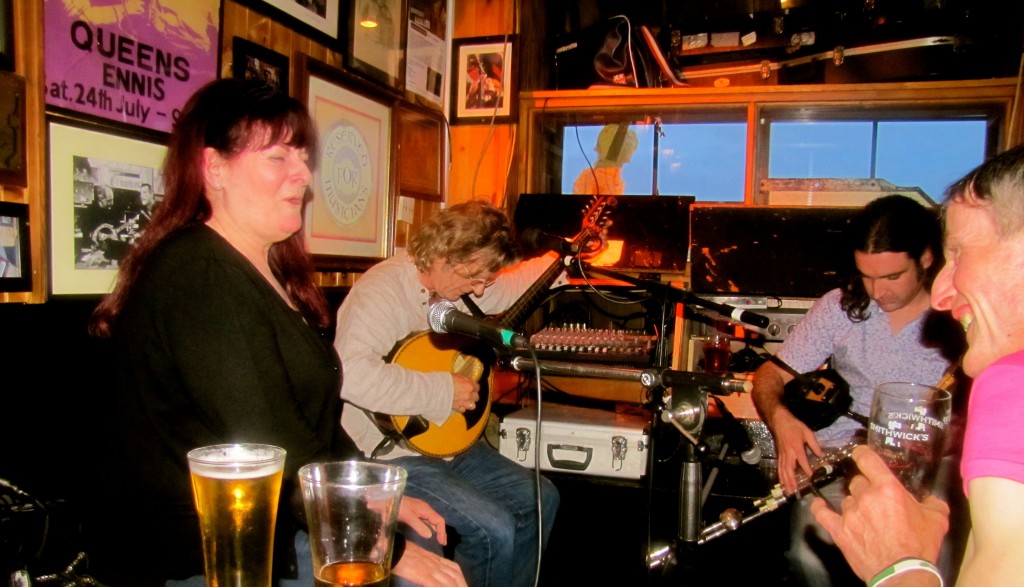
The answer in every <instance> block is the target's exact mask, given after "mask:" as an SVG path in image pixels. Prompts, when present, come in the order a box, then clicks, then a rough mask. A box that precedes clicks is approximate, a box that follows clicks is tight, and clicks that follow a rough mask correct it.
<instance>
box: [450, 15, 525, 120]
mask: <svg viewBox="0 0 1024 587" xmlns="http://www.w3.org/2000/svg"><path fill="white" fill-rule="evenodd" d="M517 40H518V35H504V36H501V35H498V36H492V37H473V38H467V39H455V40H454V41H453V42H452V55H453V58H452V81H453V85H452V116H451V122H452V124H487V123H489V122H491V121H492V120H493V121H494V122H498V123H510V122H514V121H515V116H516V79H515V75H514V72H515V71H516V68H517V67H518V63H516V52H515V49H516V42H517Z"/></svg>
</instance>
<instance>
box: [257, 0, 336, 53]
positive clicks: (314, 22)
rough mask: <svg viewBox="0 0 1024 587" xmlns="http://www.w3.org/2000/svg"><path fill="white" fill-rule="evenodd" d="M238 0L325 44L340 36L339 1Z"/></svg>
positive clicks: (329, 43) (332, 44) (332, 43)
mask: <svg viewBox="0 0 1024 587" xmlns="http://www.w3.org/2000/svg"><path fill="white" fill-rule="evenodd" d="M239 1H240V2H241V3H242V4H245V5H246V6H248V7H250V8H252V9H253V10H256V11H258V12H262V13H264V14H267V15H269V16H271V17H272V18H273V19H274V20H276V21H278V22H282V23H284V24H285V25H286V26H288V27H289V28H291V29H294V30H295V31H297V32H299V33H302V34H303V35H306V36H307V37H310V38H312V39H313V40H315V41H317V42H319V43H323V44H324V45H327V46H328V47H332V48H333V47H334V45H335V44H336V43H337V42H338V39H339V38H341V37H340V32H341V21H342V18H341V14H342V0H239Z"/></svg>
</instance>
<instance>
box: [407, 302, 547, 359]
mask: <svg viewBox="0 0 1024 587" xmlns="http://www.w3.org/2000/svg"><path fill="white" fill-rule="evenodd" d="M427 321H428V322H430V329H431V330H433V331H434V332H437V333H445V332H447V333H450V334H464V335H466V336H471V337H473V338H478V339H480V340H483V341H485V342H488V343H490V344H491V345H492V346H507V347H514V348H517V347H526V346H528V345H529V342H530V341H529V339H528V338H526V336H524V335H522V334H519V333H517V332H513V331H511V330H508V329H506V328H502V327H500V326H497V325H495V324H491V323H490V322H487V321H486V320H481V319H479V318H474V317H473V316H470V315H469V314H466V313H464V312H460V311H459V310H458V309H457V308H456V307H455V304H453V303H451V302H450V301H448V300H440V301H438V302H435V303H434V304H433V305H432V306H430V314H429V315H428V316H427Z"/></svg>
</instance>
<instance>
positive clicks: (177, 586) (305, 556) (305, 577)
mask: <svg viewBox="0 0 1024 587" xmlns="http://www.w3.org/2000/svg"><path fill="white" fill-rule="evenodd" d="M295 555H296V559H297V561H298V564H299V576H298V578H296V579H278V580H277V587H309V586H310V585H312V584H313V551H312V550H310V548H309V534H307V533H306V532H305V531H303V530H299V531H298V532H296V533H295ZM164 585H165V587H206V577H205V576H203V575H195V576H194V577H189V578H188V579H182V580H180V581H168V582H167V583H165V584H164Z"/></svg>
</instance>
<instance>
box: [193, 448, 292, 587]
mask: <svg viewBox="0 0 1024 587" xmlns="http://www.w3.org/2000/svg"><path fill="white" fill-rule="evenodd" d="M284 457H285V451H284V449H283V448H278V447H276V446H270V445H266V444H220V445H216V446H207V447H203V448H197V449H195V450H192V451H190V452H189V453H188V464H189V469H190V471H191V472H192V493H193V495H194V496H195V500H196V510H197V511H198V512H199V527H200V530H201V532H202V536H203V559H204V561H205V563H206V584H207V586H208V587H257V586H259V587H263V586H266V587H270V584H271V578H270V577H271V575H270V572H271V564H272V562H273V550H274V525H275V523H276V521H277V502H278V498H279V497H280V495H281V477H282V474H283V471H284Z"/></svg>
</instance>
